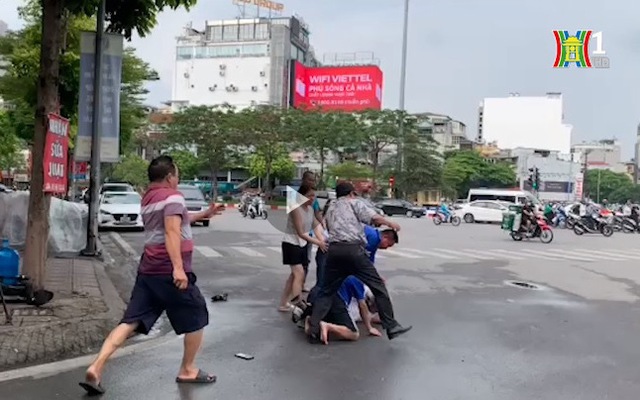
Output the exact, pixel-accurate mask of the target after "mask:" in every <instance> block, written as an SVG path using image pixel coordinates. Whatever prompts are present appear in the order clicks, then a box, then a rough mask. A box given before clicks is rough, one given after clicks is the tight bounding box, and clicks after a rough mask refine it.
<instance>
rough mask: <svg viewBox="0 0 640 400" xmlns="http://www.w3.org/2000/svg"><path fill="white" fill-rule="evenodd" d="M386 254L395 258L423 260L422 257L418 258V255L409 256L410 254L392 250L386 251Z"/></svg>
mask: <svg viewBox="0 0 640 400" xmlns="http://www.w3.org/2000/svg"><path fill="white" fill-rule="evenodd" d="M384 252H385V253H387V254H391V255H393V256H397V257H403V258H422V257H421V256H416V255H413V254H408V253H401V252H399V251H395V250H390V249H386V250H385V251H384ZM376 254H377V253H376Z"/></svg>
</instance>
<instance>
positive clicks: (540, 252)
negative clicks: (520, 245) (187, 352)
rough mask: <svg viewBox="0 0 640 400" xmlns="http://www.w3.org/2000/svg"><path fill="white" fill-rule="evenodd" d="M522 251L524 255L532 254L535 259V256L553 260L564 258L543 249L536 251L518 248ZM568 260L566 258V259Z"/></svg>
mask: <svg viewBox="0 0 640 400" xmlns="http://www.w3.org/2000/svg"><path fill="white" fill-rule="evenodd" d="M518 251H519V252H521V253H525V254H524V255H527V254H530V255H531V256H532V257H533V258H532V259H534V260H535V258H536V257H537V258H542V259H544V260H551V261H560V260H562V258H560V257H558V256H556V255H553V256H551V255H549V254H544V253H543V252H542V251H535V250H529V249H520V250H518ZM565 260H566V259H565Z"/></svg>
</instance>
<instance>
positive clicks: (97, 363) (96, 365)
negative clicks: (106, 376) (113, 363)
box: [85, 323, 138, 383]
mask: <svg viewBox="0 0 640 400" xmlns="http://www.w3.org/2000/svg"><path fill="white" fill-rule="evenodd" d="M137 327H138V324H137V323H134V324H120V325H118V326H117V327H116V328H115V329H114V330H112V331H111V333H109V336H107V338H106V339H105V340H104V343H103V344H102V348H101V349H100V353H98V356H97V357H96V359H95V360H94V361H93V363H91V365H90V366H89V368H87V373H86V378H85V379H86V380H87V382H93V383H100V380H101V379H102V371H103V370H104V366H105V364H106V363H107V361H108V360H109V358H110V357H111V356H112V355H113V353H115V351H116V350H118V348H120V347H121V346H122V345H123V344H124V342H125V340H127V338H129V336H131V335H132V334H133V332H134V331H135V330H136V328H137Z"/></svg>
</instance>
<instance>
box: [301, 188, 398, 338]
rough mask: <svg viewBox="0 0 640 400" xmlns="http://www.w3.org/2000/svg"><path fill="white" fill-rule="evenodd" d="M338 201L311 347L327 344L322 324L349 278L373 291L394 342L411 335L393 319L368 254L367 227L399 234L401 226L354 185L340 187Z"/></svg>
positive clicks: (330, 221)
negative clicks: (376, 226)
mask: <svg viewBox="0 0 640 400" xmlns="http://www.w3.org/2000/svg"><path fill="white" fill-rule="evenodd" d="M336 197H337V199H336V200H335V201H334V202H333V203H332V204H331V207H329V209H328V210H327V215H326V225H327V230H328V231H329V251H328V252H327V260H326V266H325V268H324V276H323V279H322V283H321V287H320V290H319V293H318V297H317V299H316V300H315V302H314V305H313V313H312V314H311V318H310V321H309V325H310V327H309V328H310V329H309V341H310V342H311V343H322V342H326V341H327V337H326V336H327V335H328V332H327V331H326V330H325V329H321V326H320V321H322V319H323V318H324V317H325V316H326V315H327V313H328V312H329V310H330V309H331V304H332V300H333V296H334V295H335V294H336V293H337V292H338V289H339V288H340V286H341V285H342V282H343V281H344V280H345V278H347V277H348V276H349V275H353V276H355V277H356V278H358V279H360V280H361V281H362V282H363V283H364V284H365V285H367V286H368V287H369V288H370V289H371V291H372V292H373V294H374V296H375V299H376V306H377V308H378V312H379V315H380V320H381V322H382V327H383V328H384V329H385V330H386V331H387V337H388V338H389V339H393V338H395V337H397V336H399V335H401V334H403V333H406V332H408V331H409V330H410V329H411V326H407V327H403V326H402V325H400V324H399V323H398V321H396V320H395V318H394V316H393V306H392V305H391V300H390V298H389V293H388V292H387V288H386V286H385V284H384V282H383V280H382V278H380V275H379V274H378V271H377V270H376V268H375V267H374V266H373V263H372V262H371V260H370V259H369V256H368V254H367V251H366V245H367V238H366V235H365V233H364V225H365V224H367V225H371V224H380V225H386V226H388V227H390V228H391V229H394V230H396V231H399V230H400V226H399V225H398V224H396V223H394V222H391V221H389V220H387V219H386V218H384V217H383V216H381V215H379V214H377V213H376V212H375V210H374V209H372V208H371V207H369V206H368V205H366V204H365V202H364V201H363V200H362V199H360V198H358V197H357V196H356V193H355V189H354V187H353V185H352V184H351V183H348V182H342V183H340V184H338V186H337V187H336Z"/></svg>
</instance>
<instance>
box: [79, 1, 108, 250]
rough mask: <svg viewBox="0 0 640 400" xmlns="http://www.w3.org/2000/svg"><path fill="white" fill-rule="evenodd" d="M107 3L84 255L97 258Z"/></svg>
mask: <svg viewBox="0 0 640 400" xmlns="http://www.w3.org/2000/svg"><path fill="white" fill-rule="evenodd" d="M105 2H106V0H101V1H100V5H99V6H98V16H97V26H96V47H95V58H94V62H95V65H94V66H93V74H94V75H93V120H92V131H91V171H90V177H89V179H90V180H89V196H90V201H89V220H88V224H87V246H86V248H85V249H84V250H83V251H82V255H85V256H88V257H95V256H98V255H99V254H100V251H99V250H98V208H99V207H100V204H99V203H98V196H99V195H100V144H101V143H100V141H101V140H102V104H101V103H102V55H103V46H102V40H103V36H104V19H105Z"/></svg>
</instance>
